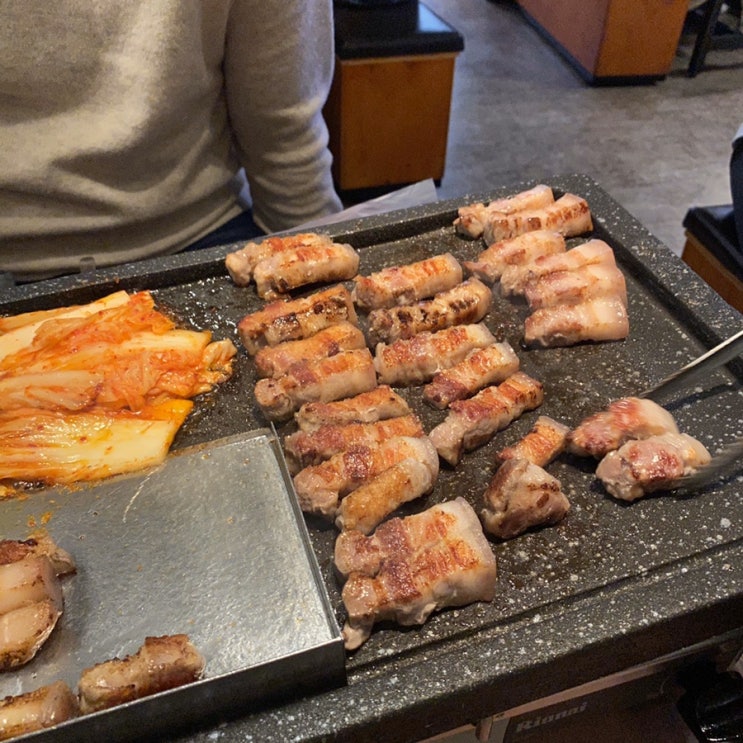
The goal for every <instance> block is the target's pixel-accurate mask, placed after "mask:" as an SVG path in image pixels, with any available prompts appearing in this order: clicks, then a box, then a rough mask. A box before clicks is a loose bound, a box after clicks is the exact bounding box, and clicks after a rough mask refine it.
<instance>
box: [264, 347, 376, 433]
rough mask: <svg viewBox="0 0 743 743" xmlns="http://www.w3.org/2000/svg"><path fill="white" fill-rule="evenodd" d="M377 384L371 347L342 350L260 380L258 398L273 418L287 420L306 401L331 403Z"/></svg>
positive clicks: (267, 415) (265, 413) (297, 364)
mask: <svg viewBox="0 0 743 743" xmlns="http://www.w3.org/2000/svg"><path fill="white" fill-rule="evenodd" d="M376 386H377V376H376V372H375V369H374V360H373V359H372V355H371V352H370V351H369V349H368V348H363V349H358V350H356V351H341V352H340V353H337V354H335V356H328V357H327V358H324V359H305V360H303V361H299V362H297V363H296V364H294V365H293V366H291V367H289V370H288V371H287V372H286V374H284V375H282V376H281V377H279V378H278V379H260V380H258V382H257V384H256V385H255V399H256V401H257V402H258V405H259V406H260V408H261V410H262V411H263V414H264V415H265V416H266V417H267V418H269V419H270V420H286V419H287V418H290V417H291V416H292V414H293V413H294V412H295V411H296V410H298V409H299V407H300V406H301V405H302V404H304V403H306V402H316V401H318V402H330V401H331V400H339V399H340V398H343V397H348V396H350V395H357V394H359V393H360V392H367V391H368V390H370V389H372V388H373V387H376Z"/></svg>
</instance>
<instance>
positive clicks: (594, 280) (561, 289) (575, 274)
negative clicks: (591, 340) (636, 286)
mask: <svg viewBox="0 0 743 743" xmlns="http://www.w3.org/2000/svg"><path fill="white" fill-rule="evenodd" d="M524 295H525V297H526V301H527V303H528V305H529V307H530V309H532V310H537V309H540V308H541V307H554V306H555V305H558V304H577V303H578V302H585V301H587V300H590V299H596V298H598V297H606V296H610V297H619V299H621V300H622V304H624V306H625V307H626V306H627V284H626V282H625V279H624V274H623V273H622V272H621V271H620V270H619V269H618V268H617V267H616V265H614V264H611V263H597V264H594V265H592V266H583V267H582V268H576V269H572V270H569V271H553V272H552V273H548V274H546V275H544V276H541V277H540V278H538V279H535V280H533V281H530V282H529V283H528V284H527V286H526V291H525V292H524Z"/></svg>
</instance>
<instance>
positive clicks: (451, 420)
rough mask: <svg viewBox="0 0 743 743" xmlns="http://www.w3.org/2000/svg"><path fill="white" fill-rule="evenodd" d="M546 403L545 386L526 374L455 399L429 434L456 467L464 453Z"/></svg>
mask: <svg viewBox="0 0 743 743" xmlns="http://www.w3.org/2000/svg"><path fill="white" fill-rule="evenodd" d="M543 400H544V389H543V387H542V383H541V382H538V381H537V380H536V379H532V378H531V377H530V376H529V375H527V374H524V372H521V371H519V372H516V373H515V374H513V375H512V376H510V377H509V378H508V379H506V381H505V382H502V383H501V384H499V385H497V386H495V385H493V386H490V387H485V389H483V390H481V391H480V392H478V393H477V394H476V395H475V396H474V397H471V398H469V399H468V400H456V401H455V402H453V403H451V405H450V406H449V413H448V415H447V416H446V418H445V419H444V421H443V422H442V423H439V425H438V426H436V427H435V428H434V429H433V430H432V431H431V432H430V433H429V434H428V435H429V438H430V439H431V441H433V445H434V446H435V447H436V451H437V452H438V453H439V456H440V457H441V458H442V459H445V460H446V461H447V462H448V463H449V464H451V465H452V466H456V465H457V464H458V463H459V460H460V459H461V458H462V454H463V452H465V451H470V450H471V449H475V448H476V447H478V446H480V445H482V444H484V443H485V442H487V441H489V440H490V439H491V438H492V436H493V435H494V434H495V433H497V432H498V431H500V430H502V429H504V428H505V427H506V426H508V425H509V424H511V423H512V422H513V421H514V420H516V419H517V418H519V417H520V416H521V415H522V414H523V413H524V412H526V411H527V410H534V409H535V408H538V407H539V406H540V405H541V404H542V401H543Z"/></svg>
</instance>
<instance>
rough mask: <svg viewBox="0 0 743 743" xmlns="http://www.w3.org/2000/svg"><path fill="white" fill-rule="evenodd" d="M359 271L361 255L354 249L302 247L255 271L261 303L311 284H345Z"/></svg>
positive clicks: (267, 261) (263, 263)
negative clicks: (338, 282)
mask: <svg viewBox="0 0 743 743" xmlns="http://www.w3.org/2000/svg"><path fill="white" fill-rule="evenodd" d="M358 270H359V254H358V253H357V252H356V251H355V250H354V249H353V248H352V247H351V246H350V245H345V244H341V243H334V242H331V243H329V244H327V245H321V244H315V245H302V246H300V247H296V248H293V249H292V250H286V251H282V252H280V253H276V254H275V255H272V256H270V257H269V258H264V259H263V260H262V261H260V262H259V263H258V264H257V265H256V267H255V268H254V269H253V278H254V279H255V285H256V290H257V292H258V296H259V297H261V299H278V298H279V297H281V296H282V295H284V294H287V293H288V292H290V291H292V289H298V288H299V287H301V286H307V285H308V284H318V283H322V282H324V283H329V282H336V281H345V280H346V279H351V278H353V277H354V276H355V275H356V274H357V273H358Z"/></svg>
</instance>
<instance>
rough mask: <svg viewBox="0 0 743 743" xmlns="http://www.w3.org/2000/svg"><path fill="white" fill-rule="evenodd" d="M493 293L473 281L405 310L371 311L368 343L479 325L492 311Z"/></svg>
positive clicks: (476, 281) (458, 285)
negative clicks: (473, 324)
mask: <svg viewBox="0 0 743 743" xmlns="http://www.w3.org/2000/svg"><path fill="white" fill-rule="evenodd" d="M492 301H493V293H492V292H491V290H490V288H489V287H487V286H485V284H483V283H482V281H479V280H478V279H475V278H471V279H467V281H463V282H462V283H461V284H457V286H455V287H454V288H453V289H449V290H447V291H445V292H439V293H438V294H437V295H436V296H435V297H434V298H433V299H429V300H422V301H421V302H418V303H416V304H411V305H406V306H403V307H389V308H386V309H380V310H372V311H371V312H370V313H369V341H370V343H372V344H376V343H392V342H394V341H396V340H399V339H400V338H412V337H413V336H415V335H417V334H418V333H422V332H435V331H437V330H443V329H444V328H449V327H451V326H452V325H464V324H469V323H476V322H479V321H480V320H482V318H483V317H485V315H486V314H487V312H488V310H489V309H490V305H491V303H492Z"/></svg>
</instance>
